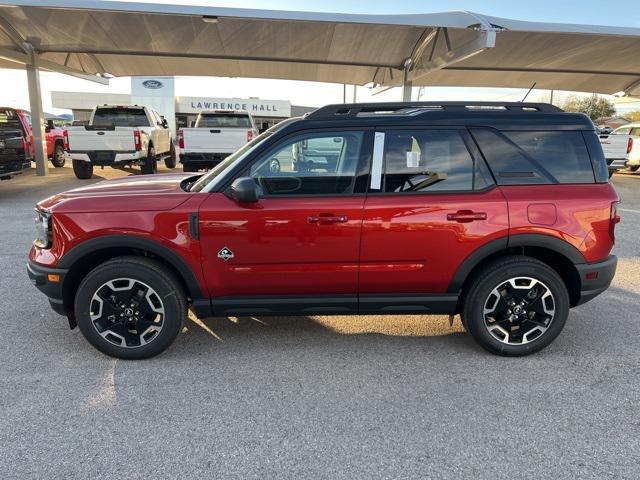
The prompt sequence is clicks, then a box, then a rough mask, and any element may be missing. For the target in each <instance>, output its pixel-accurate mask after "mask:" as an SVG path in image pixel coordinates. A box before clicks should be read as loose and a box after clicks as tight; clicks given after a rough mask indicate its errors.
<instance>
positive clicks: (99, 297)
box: [74, 257, 187, 359]
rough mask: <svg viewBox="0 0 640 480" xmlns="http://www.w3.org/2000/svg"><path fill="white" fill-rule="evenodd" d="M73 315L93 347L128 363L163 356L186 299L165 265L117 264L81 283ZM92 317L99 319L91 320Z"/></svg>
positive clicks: (131, 260) (124, 260)
mask: <svg viewBox="0 0 640 480" xmlns="http://www.w3.org/2000/svg"><path fill="white" fill-rule="evenodd" d="M112 295H113V296H112ZM132 298H133V299H134V300H131V299H132ZM108 299H111V300H108ZM120 302H121V303H120ZM124 302H127V303H124ZM129 302H131V303H129ZM74 309H75V317H76V320H77V322H78V327H79V328H80V331H81V332H82V334H83V335H84V337H85V338H86V339H87V340H88V341H89V343H91V344H92V345H93V346H94V347H95V348H97V349H98V350H99V351H101V352H102V353H104V354H106V355H109V356H111V357H116V358H124V359H142V358H150V357H153V356H155V355H158V354H160V353H161V352H163V351H164V350H166V349H167V348H168V347H169V346H170V345H171V344H172V343H173V341H174V340H175V338H176V337H177V335H178V333H180V329H181V328H182V324H183V321H184V319H185V318H186V317H187V302H186V299H185V294H184V291H183V290H182V288H181V287H180V283H179V282H178V280H177V279H176V277H175V276H174V275H173V273H172V272H171V271H169V270H168V269H167V268H166V267H165V266H164V265H162V264H161V263H158V262H156V261H154V260H150V259H148V258H143V257H119V258H114V259H113V260H109V261H107V262H105V263H103V264H101V265H99V266H97V267H96V268H95V269H93V270H92V271H91V272H90V273H89V274H88V275H87V276H86V277H85V278H84V279H83V280H82V282H80V286H79V287H78V290H77V292H76V297H75V302H74ZM92 311H93V313H98V314H101V315H100V316H98V315H93V318H92Z"/></svg>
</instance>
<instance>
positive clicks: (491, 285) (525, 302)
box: [462, 256, 569, 356]
mask: <svg viewBox="0 0 640 480" xmlns="http://www.w3.org/2000/svg"><path fill="white" fill-rule="evenodd" d="M464 295H465V297H464V303H463V307H462V317H463V319H464V325H465V328H466V329H467V331H468V332H469V333H470V334H471V336H472V337H473V338H474V340H475V341H476V342H478V344H479V345H480V346H481V347H482V348H484V349H485V350H488V351H489V352H491V353H495V354H498V355H505V356H521V355H529V354H531V353H534V352H537V351H539V350H541V349H543V348H544V347H546V346H547V345H549V344H550V343H551V342H552V341H553V340H554V339H555V338H556V337H557V336H558V335H559V334H560V332H561V331H562V328H563V327H564V324H565V322H566V321H567V317H568V316H569V294H568V292H567V288H566V286H565V284H564V282H563V281H562V279H561V278H560V276H559V275H558V274H557V273H556V272H555V270H553V269H552V268H550V267H549V266H547V265H546V264H544V263H542V262H540V261H538V260H535V259H533V258H528V257H518V256H509V257H503V258H500V259H498V260H496V261H494V262H492V263H490V264H489V265H487V266H486V267H485V268H483V269H482V270H481V271H480V272H479V273H478V274H477V275H475V277H474V278H473V279H472V280H471V284H470V286H469V288H468V290H467V291H466V292H464Z"/></svg>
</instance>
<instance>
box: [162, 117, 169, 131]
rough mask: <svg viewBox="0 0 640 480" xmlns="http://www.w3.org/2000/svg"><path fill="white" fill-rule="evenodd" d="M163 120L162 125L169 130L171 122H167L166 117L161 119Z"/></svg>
mask: <svg viewBox="0 0 640 480" xmlns="http://www.w3.org/2000/svg"><path fill="white" fill-rule="evenodd" d="M160 118H161V119H162V122H160V123H161V124H162V126H163V127H164V128H169V122H167V119H166V118H164V117H160Z"/></svg>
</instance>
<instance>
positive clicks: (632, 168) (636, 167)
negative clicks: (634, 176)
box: [629, 165, 640, 172]
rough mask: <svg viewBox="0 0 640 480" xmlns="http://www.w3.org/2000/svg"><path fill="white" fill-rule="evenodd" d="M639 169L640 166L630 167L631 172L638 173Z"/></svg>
mask: <svg viewBox="0 0 640 480" xmlns="http://www.w3.org/2000/svg"><path fill="white" fill-rule="evenodd" d="M639 168H640V165H629V170H631V171H632V172H637V171H638V169H639Z"/></svg>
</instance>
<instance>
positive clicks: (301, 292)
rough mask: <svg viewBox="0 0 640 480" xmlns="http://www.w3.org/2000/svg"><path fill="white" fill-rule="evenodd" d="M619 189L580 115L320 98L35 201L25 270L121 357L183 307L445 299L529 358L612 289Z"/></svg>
mask: <svg viewBox="0 0 640 480" xmlns="http://www.w3.org/2000/svg"><path fill="white" fill-rule="evenodd" d="M294 155H295V161H294ZM275 160H277V162H278V164H279V165H280V168H279V169H273V168H271V165H273V164H274V163H275V162H274V161H275ZM618 200H619V199H618V195H617V194H616V192H615V190H614V188H613V187H612V185H611V184H610V183H609V182H608V174H607V164H606V162H605V159H604V157H603V153H602V148H601V147H600V143H599V142H598V137H597V136H596V133H595V130H594V126H593V124H592V123H591V121H590V120H589V119H588V118H587V117H586V116H584V115H582V114H575V113H564V112H562V111H561V110H559V109H558V108H556V107H553V106H551V105H545V104H530V103H529V104H528V103H499V104H498V103H472V104H469V103H440V104H436V103H397V104H396V103H394V104H352V105H330V106H327V107H323V108H320V109H318V110H316V111H315V112H313V113H311V114H309V115H308V116H306V117H304V118H301V119H291V120H288V121H284V122H282V123H280V124H278V125H276V126H275V127H273V128H271V129H269V130H267V131H266V132H264V133H263V134H262V135H260V136H258V137H256V138H255V139H254V140H253V141H251V142H250V143H248V144H247V145H245V146H244V147H242V148H241V149H240V150H238V151H237V152H236V153H234V154H233V155H231V156H230V157H228V158H227V159H226V160H224V161H223V162H222V163H220V164H219V165H217V166H216V167H215V168H214V169H213V170H211V171H209V172H208V173H206V174H204V175H193V174H168V175H155V176H153V178H150V177H129V178H124V179H120V180H112V181H105V182H100V183H96V184H93V185H91V186H86V187H82V188H78V189H76V190H71V191H68V192H65V193H61V194H59V195H55V196H53V197H51V198H48V199H46V200H44V201H42V202H40V203H39V204H38V206H37V210H36V226H37V230H38V234H37V239H36V240H35V242H34V245H33V248H32V249H31V252H30V254H29V264H28V271H29V275H30V277H31V279H32V281H33V283H34V284H35V285H36V286H37V287H38V288H39V289H40V290H41V291H42V292H44V293H45V294H46V295H47V296H48V297H49V300H50V302H51V305H52V307H53V309H54V310H55V311H56V312H58V313H60V314H63V315H66V316H67V317H68V319H69V323H70V325H71V327H75V326H76V325H78V326H79V327H80V330H81V331H82V333H83V334H84V336H85V337H86V338H87V340H88V341H89V342H91V343H92V344H93V345H94V346H95V347H96V348H98V349H99V350H100V351H102V352H104V353H106V354H108V355H112V356H116V357H121V358H143V357H150V356H153V355H156V354H158V353H160V352H162V351H163V350H164V349H166V348H167V347H168V346H169V345H170V344H171V343H172V342H173V340H174V339H175V338H176V335H178V332H179V331H180V329H181V325H182V323H183V322H184V320H185V318H186V314H187V309H188V308H191V309H192V310H193V311H194V313H195V314H196V315H197V316H199V317H210V316H228V315H236V316H242V315H327V314H348V315H350V314H381V313H384V314H398V313H404V314H406V313H415V314H425V313H427V314H450V315H453V314H456V313H459V314H460V316H461V318H462V321H463V324H464V326H465V327H466V329H467V331H468V332H469V333H470V334H471V335H472V337H473V338H474V339H475V340H476V341H477V342H478V343H479V344H480V345H481V346H482V347H484V348H485V349H487V350H488V351H490V352H493V353H496V354H501V355H526V354H529V353H533V352H536V351H538V350H540V349H542V348H544V347H545V346H547V345H549V344H550V343H551V342H552V341H553V340H554V339H555V338H556V337H557V336H558V334H559V333H560V331H561V330H562V328H563V326H564V324H565V322H566V320H567V316H568V313H569V309H570V308H571V307H575V306H577V305H580V304H582V303H584V302H587V301H589V300H591V299H592V298H594V297H595V296H597V295H598V294H600V293H601V292H603V291H604V290H605V289H606V288H607V287H608V286H609V284H610V282H611V280H612V278H613V276H614V273H615V269H616V257H615V256H613V255H610V252H611V249H612V247H613V245H614V227H615V224H616V223H617V222H618V221H619V217H618V214H617V211H616V205H617V204H618Z"/></svg>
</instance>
